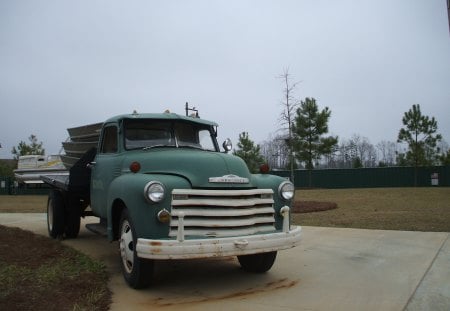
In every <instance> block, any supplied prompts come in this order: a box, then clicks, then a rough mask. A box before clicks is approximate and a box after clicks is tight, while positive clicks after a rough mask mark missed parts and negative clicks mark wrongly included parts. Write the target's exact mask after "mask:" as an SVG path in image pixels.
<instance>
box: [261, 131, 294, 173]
mask: <svg viewBox="0 0 450 311" xmlns="http://www.w3.org/2000/svg"><path fill="white" fill-rule="evenodd" d="M261 154H262V155H263V156H264V158H265V159H266V160H267V163H268V164H269V166H270V167H272V168H276V169H287V168H288V165H289V149H288V147H287V145H286V137H285V136H284V135H276V136H270V137H269V138H268V140H266V141H264V142H262V143H261Z"/></svg>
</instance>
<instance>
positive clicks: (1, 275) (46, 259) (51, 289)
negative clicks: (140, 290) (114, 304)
mask: <svg viewBox="0 0 450 311" xmlns="http://www.w3.org/2000/svg"><path fill="white" fill-rule="evenodd" d="M0 249H1V252H0V310H108V308H109V304H110V302H111V292H110V291H109V289H108V288H107V280H108V277H107V273H106V268H105V267H104V266H103V265H102V264H101V263H99V262H96V261H94V260H92V259H90V258H89V257H87V256H85V255H83V254H81V253H79V252H77V251H75V250H74V249H72V248H70V247H67V246H65V245H62V244H61V243H60V242H59V241H56V240H52V239H50V238H47V237H43V236H39V235H36V234H34V233H32V232H29V231H25V230H21V229H18V228H9V227H5V226H0Z"/></svg>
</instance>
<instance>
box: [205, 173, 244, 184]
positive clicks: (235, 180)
mask: <svg viewBox="0 0 450 311" xmlns="http://www.w3.org/2000/svg"><path fill="white" fill-rule="evenodd" d="M209 182H210V183H226V184H248V183H249V180H248V178H245V177H239V176H237V175H233V174H230V175H224V176H222V177H210V178H209Z"/></svg>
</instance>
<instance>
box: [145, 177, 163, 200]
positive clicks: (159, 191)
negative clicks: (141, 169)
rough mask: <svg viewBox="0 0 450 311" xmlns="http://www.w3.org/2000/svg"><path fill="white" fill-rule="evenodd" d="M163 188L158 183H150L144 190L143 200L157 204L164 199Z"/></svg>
mask: <svg viewBox="0 0 450 311" xmlns="http://www.w3.org/2000/svg"><path fill="white" fill-rule="evenodd" d="M165 191H166V190H165V188H164V185H163V184H162V183H160V182H159V181H151V182H149V183H148V184H147V185H145V188H144V196H145V199H146V200H147V201H149V202H151V203H158V202H161V201H162V200H163V199H164V193H165Z"/></svg>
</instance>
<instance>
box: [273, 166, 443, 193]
mask: <svg viewBox="0 0 450 311" xmlns="http://www.w3.org/2000/svg"><path fill="white" fill-rule="evenodd" d="M271 173H272V174H274V175H279V176H283V177H289V176H290V172H289V171H273V172H271ZM415 174H416V173H415V168H414V167H379V168H378V167H377V168H359V169H324V170H312V171H308V170H296V171H295V174H294V178H295V186H296V187H297V188H310V187H312V188H378V187H414V186H415V182H414V179H415V178H414V176H415ZM416 186H418V187H431V186H433V187H449V186H450V166H431V167H418V168H417V184H416Z"/></svg>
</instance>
